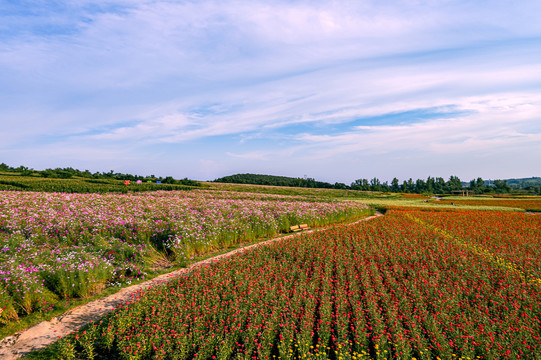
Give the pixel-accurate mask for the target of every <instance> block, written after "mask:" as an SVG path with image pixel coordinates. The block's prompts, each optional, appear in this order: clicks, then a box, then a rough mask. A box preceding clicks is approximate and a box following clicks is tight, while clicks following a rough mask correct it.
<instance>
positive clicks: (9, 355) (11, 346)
mask: <svg viewBox="0 0 541 360" xmlns="http://www.w3.org/2000/svg"><path fill="white" fill-rule="evenodd" d="M378 216H382V214H381V213H377V214H376V215H374V216H370V217H367V218H364V219H361V220H359V221H356V222H354V223H351V224H348V225H353V224H356V223H358V222H361V221H367V220H371V219H374V218H376V217H378ZM324 229H325V228H323V229H317V230H309V231H304V233H310V232H313V231H321V230H324ZM298 235H299V234H293V235H288V236H283V237H277V238H274V239H270V240H267V241H263V242H260V243H257V244H254V245H250V246H246V247H242V248H239V249H236V250H233V251H230V252H228V253H225V254H222V255H218V256H215V257H212V258H210V259H207V260H203V261H200V262H197V263H195V264H192V265H190V266H189V267H187V268H184V269H179V270H176V271H173V272H170V273H168V274H163V275H160V276H157V277H155V278H154V279H152V280H149V281H146V282H144V283H141V284H137V285H132V286H129V287H126V288H123V289H121V290H120V291H118V292H117V293H115V294H113V295H109V296H107V297H104V298H101V299H98V300H94V301H91V302H89V303H87V304H85V305H81V306H79V307H76V308H74V309H71V310H69V311H67V312H66V313H64V314H63V315H60V316H57V317H55V318H53V319H52V320H51V321H43V322H41V323H39V324H37V325H34V326H32V327H31V328H28V329H26V330H23V331H21V332H19V333H16V334H15V335H13V336H8V337H6V338H4V339H3V340H1V341H0V359H2V360H12V359H18V358H20V357H22V356H24V355H25V354H27V353H29V352H31V351H33V350H38V349H43V348H45V347H47V346H48V345H50V344H52V343H54V342H55V341H57V340H58V338H60V337H64V336H66V335H68V334H70V333H72V332H74V331H76V330H78V329H80V328H81V327H83V326H84V325H86V324H88V323H89V322H91V321H95V320H98V319H100V318H102V317H103V316H104V315H105V314H107V313H108V312H110V311H112V310H113V309H114V308H115V307H116V306H117V305H118V304H120V303H122V302H125V301H128V300H129V299H130V297H131V296H133V295H134V294H136V293H137V292H139V291H141V290H145V289H148V288H150V287H152V286H156V285H158V284H161V283H164V282H167V281H169V280H171V279H174V278H176V277H178V276H183V275H187V274H189V273H190V272H192V271H193V270H194V269H197V268H202V267H207V266H211V264H212V263H214V262H216V261H220V260H222V259H225V258H228V257H231V256H233V255H235V254H237V253H239V252H244V251H248V250H251V249H254V248H256V247H258V246H264V245H268V244H271V243H273V242H276V241H283V240H287V239H291V238H292V237H294V236H298Z"/></svg>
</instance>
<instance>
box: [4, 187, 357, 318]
mask: <svg viewBox="0 0 541 360" xmlns="http://www.w3.org/2000/svg"><path fill="white" fill-rule="evenodd" d="M366 211H367V209H366V206H364V205H362V204H359V203H346V202H341V203H338V202H334V203H329V202H326V203H323V202H303V201H299V200H298V199H296V198H288V197H280V196H274V197H273V196H269V195H265V196H256V195H246V194H235V193H221V192H209V191H183V192H176V191H168V192H154V193H141V194H63V193H32V192H0V309H1V311H0V324H1V323H6V322H9V321H12V320H16V319H17V318H18V317H19V316H21V315H28V314H31V313H34V312H36V311H40V312H47V311H49V310H51V309H53V308H54V306H55V303H56V301H58V300H59V299H73V298H78V297H87V296H90V295H94V294H96V293H99V292H101V291H102V290H103V289H104V288H105V287H107V286H112V285H119V284H122V283H126V282H130V281H132V280H133V279H141V278H144V276H145V272H146V271H148V270H151V269H153V268H155V267H157V266H159V265H160V264H162V263H166V264H171V263H176V264H177V265H183V264H185V263H186V262H187V261H189V260H190V259H192V258H193V257H194V256H197V255H201V254H204V253H207V252H209V251H213V250H218V249H223V248H227V247H229V246H232V245H235V244H238V243H240V242H242V241H253V240H256V239H258V238H261V237H265V236H271V235H274V234H276V233H278V232H280V231H287V230H289V226H290V224H298V223H308V224H310V225H312V226H317V225H324V224H326V223H330V222H337V221H344V220H347V219H350V218H353V217H355V216H359V215H360V214H361V213H363V212H366Z"/></svg>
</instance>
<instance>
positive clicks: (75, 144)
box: [0, 0, 541, 183]
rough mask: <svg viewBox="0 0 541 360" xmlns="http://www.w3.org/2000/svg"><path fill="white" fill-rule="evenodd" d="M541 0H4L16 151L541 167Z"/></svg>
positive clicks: (177, 169)
mask: <svg viewBox="0 0 541 360" xmlns="http://www.w3.org/2000/svg"><path fill="white" fill-rule="evenodd" d="M539 14H541V2H540V1H537V0H523V1H519V2H510V1H503V0H502V1H499V0H493V1H482V0H480V1H469V0H468V1H466V0H464V1H452V0H438V1H435V0H425V1H423V0H403V1H375V0H374V1H364V0H359V1H341V0H336V1H280V0H275V1H268V0H267V1H259V0H250V1H232V0H198V1H162V0H111V1H107V0H103V1H100V0H97V1H89V0H88V1H87V0H72V1H54V0H27V1H24V0H22V1H21V0H18V1H5V0H0V108H1V110H0V122H1V130H0V136H1V141H0V162H5V163H7V164H9V165H12V166H18V165H25V166H29V167H32V168H35V169H45V168H55V167H67V166H71V167H75V168H79V169H89V170H91V171H109V170H111V169H113V170H115V171H119V172H129V173H135V174H141V175H145V174H146V175H148V174H155V175H161V176H168V175H171V176H174V177H177V178H184V177H189V178H193V179H199V180H212V179H215V178H217V177H220V176H225V175H230V174H234V173H241V172H242V173H244V172H250V173H260V174H273V175H285V176H293V177H302V176H305V175H306V176H309V177H313V178H316V179H318V180H323V181H329V182H335V181H339V182H345V183H351V182H352V181H354V180H355V179H358V178H372V177H378V178H380V179H381V180H383V181H385V180H391V179H392V178H393V177H395V176H396V177H398V178H399V179H400V180H403V179H407V178H410V177H412V178H414V179H416V178H426V177H427V176H438V177H439V176H441V177H444V178H448V177H449V176H451V175H456V176H459V177H460V178H461V179H462V180H464V181H467V180H470V179H472V178H476V177H478V176H481V177H483V178H485V179H488V178H492V179H494V178H509V177H530V176H541V166H540V165H539V164H540V163H541V161H540V159H541V22H539V21H538V15H539Z"/></svg>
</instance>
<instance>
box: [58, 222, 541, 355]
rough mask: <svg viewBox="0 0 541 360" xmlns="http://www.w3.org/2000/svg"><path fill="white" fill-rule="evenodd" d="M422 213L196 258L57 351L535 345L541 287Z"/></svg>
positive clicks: (435, 349) (422, 351)
mask: <svg viewBox="0 0 541 360" xmlns="http://www.w3.org/2000/svg"><path fill="white" fill-rule="evenodd" d="M429 215H430V216H431V217H432V218H433V219H435V220H434V221H436V220H437V221H440V222H441V223H445V222H446V221H448V218H446V216H447V215H448V214H447V213H445V212H438V213H429ZM483 215H485V213H484V212H483ZM417 216H420V215H419V214H418V212H413V213H407V212H404V211H390V212H389V213H388V214H387V215H386V216H385V217H381V218H378V219H375V220H373V221H371V222H368V223H362V224H357V225H355V226H350V227H345V226H341V227H335V228H333V229H330V230H326V231H321V232H317V233H313V234H308V235H301V236H298V237H295V238H294V239H293V240H291V241H284V242H280V243H276V244H274V245H271V246H267V247H264V248H260V249H258V250H255V251H251V252H246V253H244V254H241V255H239V256H236V257H234V258H231V259H230V260H227V261H223V262H221V263H218V264H215V265H213V266H212V267H209V268H206V269H200V270H198V271H196V272H194V273H193V274H192V275H190V276H187V277H185V278H181V279H178V280H176V281H173V282H170V283H168V284H167V285H165V286H161V287H156V288H153V289H151V290H149V291H147V292H145V293H139V294H138V295H136V296H134V298H133V299H132V301H130V302H128V303H126V304H123V305H121V306H119V307H118V308H117V309H116V310H115V311H114V312H113V313H112V314H110V315H108V316H107V317H106V318H104V319H103V320H102V321H99V322H97V323H94V324H91V325H90V326H88V327H87V328H85V329H83V330H82V331H79V332H77V333H76V334H74V335H70V336H69V337H66V338H64V339H62V340H61V341H59V342H58V343H57V344H56V345H55V351H57V353H58V354H61V356H62V357H63V358H65V359H72V358H120V359H150V358H155V359H215V358H216V359H275V358H281V359H305V358H309V359H363V358H372V359H394V358H396V359H414V358H415V359H438V358H442V359H453V358H457V359H458V358H462V359H468V358H469V359H474V358H483V359H503V358H536V357H539V354H540V353H541V337H540V333H541V319H540V318H539V314H540V310H541V302H540V301H541V292H540V291H539V288H538V287H537V285H535V284H532V283H531V282H529V281H527V279H526V278H524V277H522V276H520V275H519V274H517V273H515V272H512V271H508V269H506V268H502V267H500V266H497V265H496V264H494V263H493V262H492V261H490V259H484V258H482V257H480V256H479V255H478V254H477V253H472V252H471V251H470V249H469V248H467V247H464V246H462V245H461V244H459V243H457V242H456V241H452V240H451V239H449V237H448V236H444V235H442V234H441V233H439V232H437V231H434V229H433V228H432V226H428V225H427V224H425V223H421V222H419V221H415V220H414V219H413V218H412V217H414V218H418V217H417ZM494 216H496V217H497V215H494ZM522 216H524V215H523V214H510V217H509V218H507V226H508V227H510V228H514V229H515V230H516V231H519V229H522V228H523V227H528V231H531V232H532V234H534V235H533V236H532V237H531V239H530V242H531V243H534V244H536V246H538V245H539V243H540V242H541V238H540V237H539V236H538V235H535V234H537V233H536V228H535V227H536V226H537V223H528V222H523V220H524V219H523V217H522ZM425 220H426V219H425ZM423 221H424V220H423ZM537 229H538V228H537ZM487 233H489V230H487ZM486 242H487V244H488V243H489V242H490V239H487V240H486ZM515 246H517V247H519V248H520V250H519V251H526V250H525V249H523V248H524V247H527V246H528V245H526V244H525V243H517V244H516V245H515ZM537 270H538V269H537ZM537 270H536V271H537Z"/></svg>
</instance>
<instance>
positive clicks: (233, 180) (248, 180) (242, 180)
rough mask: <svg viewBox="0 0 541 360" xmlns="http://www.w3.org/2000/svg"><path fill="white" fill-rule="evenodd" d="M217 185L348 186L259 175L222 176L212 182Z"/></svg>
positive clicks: (329, 187) (341, 187)
mask: <svg viewBox="0 0 541 360" xmlns="http://www.w3.org/2000/svg"><path fill="white" fill-rule="evenodd" d="M214 182H218V183H230V184H254V185H273V186H293V187H305V188H321V189H346V188H347V187H348V186H347V185H346V184H342V183H335V184H330V183H327V182H323V181H316V180H314V179H312V178H292V177H287V176H275V175H260V174H235V175H230V176H224V177H222V178H219V179H216V180H214Z"/></svg>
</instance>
